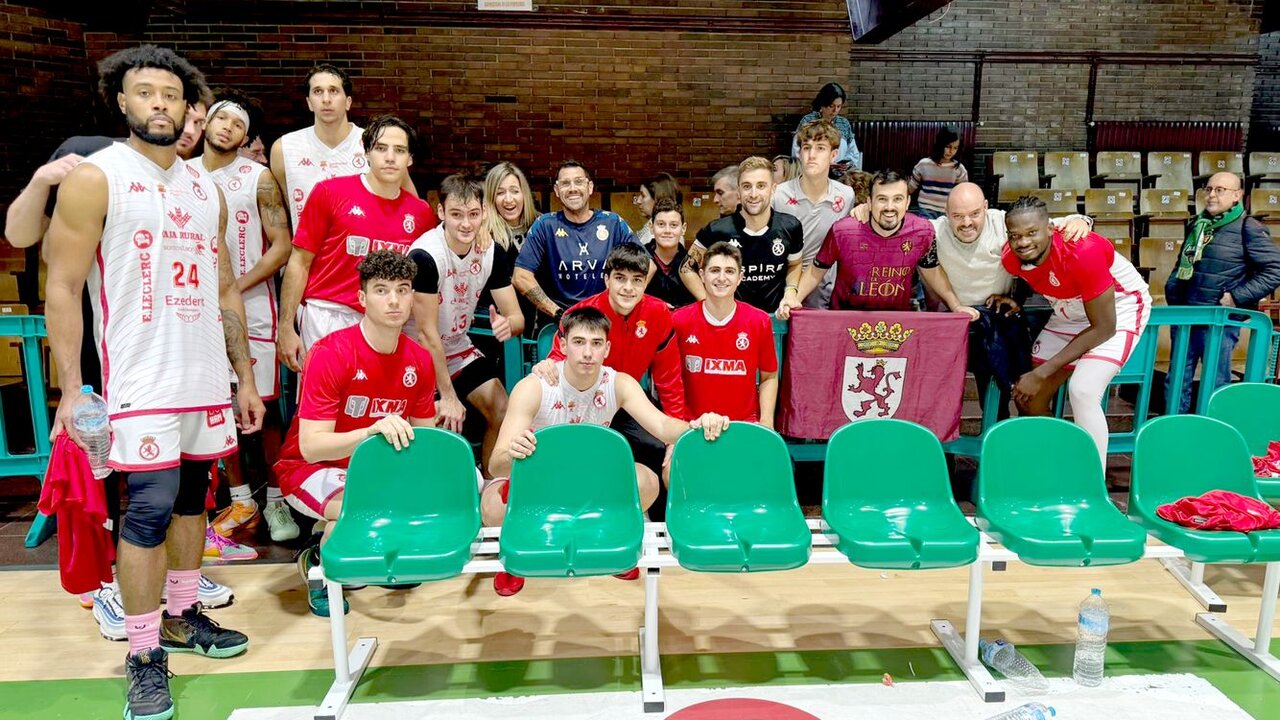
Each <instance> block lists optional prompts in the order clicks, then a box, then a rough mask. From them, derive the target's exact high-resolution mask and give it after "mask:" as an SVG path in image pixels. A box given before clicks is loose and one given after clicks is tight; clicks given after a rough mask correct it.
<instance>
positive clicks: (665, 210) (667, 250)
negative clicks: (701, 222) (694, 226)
mask: <svg viewBox="0 0 1280 720" xmlns="http://www.w3.org/2000/svg"><path fill="white" fill-rule="evenodd" d="M651 224H652V225H653V239H652V240H650V241H649V243H648V244H647V245H645V249H646V250H648V251H649V256H650V257H652V258H653V262H654V264H655V265H656V266H657V268H658V269H657V271H656V272H655V273H654V274H653V279H652V280H650V281H649V289H648V290H646V292H647V293H649V294H650V295H652V296H654V297H656V298H658V299H659V300H661V301H663V302H665V303H666V304H667V305H670V306H671V307H673V308H680V307H684V306H685V305H688V304H690V303H692V302H693V301H694V299H695V297H694V294H693V293H694V292H705V291H704V290H703V288H702V287H701V286H700V285H697V284H694V283H689V284H686V283H685V281H684V278H683V277H682V276H681V275H680V266H681V265H683V264H684V260H685V258H686V257H688V255H689V251H688V250H685V247H684V231H685V222H684V207H683V206H682V205H680V204H679V203H677V202H676V201H675V200H673V199H670V198H668V199H664V200H659V201H658V202H657V204H656V205H655V206H654V209H653V220H652V221H651ZM690 285H692V287H690Z"/></svg>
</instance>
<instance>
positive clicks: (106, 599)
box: [91, 582, 128, 640]
mask: <svg viewBox="0 0 1280 720" xmlns="http://www.w3.org/2000/svg"><path fill="white" fill-rule="evenodd" d="M91 594H92V595H93V619H94V620H97V621H98V632H100V633H102V637H104V638H106V639H108V640H127V639H128V636H127V635H125V631H124V606H123V605H121V604H120V588H119V587H118V586H117V585H116V584H115V582H112V583H111V584H110V585H103V586H102V588H101V589H99V590H97V591H96V592H94V593H91Z"/></svg>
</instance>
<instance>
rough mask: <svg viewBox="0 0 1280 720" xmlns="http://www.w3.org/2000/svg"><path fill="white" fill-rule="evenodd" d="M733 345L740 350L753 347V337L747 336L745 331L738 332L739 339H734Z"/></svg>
mask: <svg viewBox="0 0 1280 720" xmlns="http://www.w3.org/2000/svg"><path fill="white" fill-rule="evenodd" d="M733 346H734V347H736V348H738V349H739V350H746V349H747V348H749V347H751V338H749V337H747V334H746V333H744V332H740V333H738V339H737V340H734V341H733Z"/></svg>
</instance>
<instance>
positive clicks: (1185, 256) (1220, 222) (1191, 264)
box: [1174, 203, 1244, 280]
mask: <svg viewBox="0 0 1280 720" xmlns="http://www.w3.org/2000/svg"><path fill="white" fill-rule="evenodd" d="M1243 214H1244V205H1243V204H1241V203H1236V204H1235V205H1232V206H1231V209H1230V210H1228V211H1226V212H1224V213H1222V214H1221V215H1219V216H1217V217H1216V218H1215V217H1213V216H1212V215H1206V214H1204V213H1201V214H1200V215H1198V216H1197V217H1196V219H1195V220H1194V221H1192V223H1191V232H1189V233H1187V239H1186V240H1183V241H1182V251H1181V252H1180V253H1178V269H1177V270H1176V271H1175V273H1174V275H1175V277H1177V278H1178V279H1179V280H1190V279H1191V275H1192V274H1193V273H1195V271H1196V267H1195V266H1196V263H1198V262H1200V256H1201V255H1203V254H1204V249H1205V246H1207V245H1208V244H1209V243H1211V242H1213V233H1214V232H1215V231H1216V230H1218V229H1219V228H1222V227H1226V226H1227V225H1230V224H1231V223H1233V222H1235V221H1236V220H1239V219H1240V216H1241V215H1243Z"/></svg>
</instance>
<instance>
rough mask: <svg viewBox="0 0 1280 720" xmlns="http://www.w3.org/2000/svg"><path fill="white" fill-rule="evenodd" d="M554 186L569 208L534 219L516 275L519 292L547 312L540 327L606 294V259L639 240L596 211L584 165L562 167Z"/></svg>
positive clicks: (592, 186)
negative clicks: (603, 291) (568, 309)
mask: <svg viewBox="0 0 1280 720" xmlns="http://www.w3.org/2000/svg"><path fill="white" fill-rule="evenodd" d="M554 182H555V185H554V187H555V193H556V197H558V198H560V203H561V204H562V205H564V209H563V210H561V211H560V212H556V213H547V214H545V215H543V216H542V217H540V218H538V219H537V220H535V221H533V225H532V226H531V227H530V228H529V234H528V235H526V236H525V239H524V245H522V246H521V247H520V254H519V255H518V256H517V257H516V261H515V270H514V272H513V273H512V275H511V284H512V285H514V286H515V288H516V291H517V292H519V293H520V294H521V295H524V296H525V297H526V298H528V300H529V302H530V303H532V304H533V306H534V307H536V308H538V310H539V312H541V313H542V314H541V315H539V320H540V322H539V323H538V324H539V325H544V324H546V323H549V322H552V321H554V320H556V319H558V318H559V317H560V315H561V314H563V313H564V311H565V310H566V309H567V308H569V306H571V305H573V304H575V303H577V302H579V301H581V300H585V299H587V298H589V297H591V296H592V295H595V294H596V293H599V292H600V291H602V290H604V261H605V258H606V257H608V255H609V251H610V250H613V249H614V248H615V247H617V246H618V245H621V244H622V243H634V242H635V235H633V234H632V233H631V228H629V227H627V224H626V223H625V222H623V221H622V218H620V217H618V216H617V215H615V214H613V213H611V212H605V211H604V210H593V209H591V193H592V191H593V190H594V189H595V184H594V183H593V182H592V181H591V173H589V172H587V168H586V167H584V166H583V165H582V163H579V162H577V161H576V160H566V161H564V162H563V163H561V164H560V167H559V169H557V170H556V177H555V181H554Z"/></svg>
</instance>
